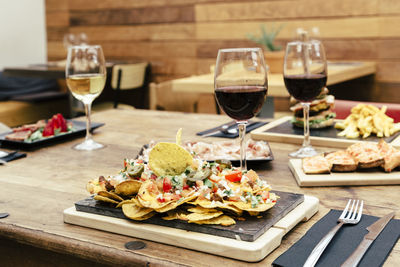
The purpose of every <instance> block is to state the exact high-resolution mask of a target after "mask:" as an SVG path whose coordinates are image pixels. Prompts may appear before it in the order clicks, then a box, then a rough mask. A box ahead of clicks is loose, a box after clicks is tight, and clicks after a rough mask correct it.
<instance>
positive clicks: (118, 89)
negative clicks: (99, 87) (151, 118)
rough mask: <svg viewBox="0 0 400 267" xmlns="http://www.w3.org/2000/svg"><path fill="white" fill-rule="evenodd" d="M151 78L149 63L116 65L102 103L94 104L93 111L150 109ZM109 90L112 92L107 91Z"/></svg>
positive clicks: (102, 97)
mask: <svg viewBox="0 0 400 267" xmlns="http://www.w3.org/2000/svg"><path fill="white" fill-rule="evenodd" d="M150 76H151V70H150V65H149V63H147V62H141V63H133V64H115V65H114V66H113V68H112V72H111V81H110V83H106V88H105V89H104V92H103V93H102V95H101V96H100V97H99V100H100V101H98V103H95V104H94V106H93V110H94V111H99V110H104V109H109V108H118V107H119V108H125V109H132V108H142V109H145V108H149V81H150ZM109 88H111V89H112V90H107V89H109ZM107 91H109V92H107Z"/></svg>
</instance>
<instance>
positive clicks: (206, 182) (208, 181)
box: [204, 178, 213, 188]
mask: <svg viewBox="0 0 400 267" xmlns="http://www.w3.org/2000/svg"><path fill="white" fill-rule="evenodd" d="M204 185H206V186H207V187H209V188H212V187H213V182H211V181H210V180H209V179H208V178H206V179H204Z"/></svg>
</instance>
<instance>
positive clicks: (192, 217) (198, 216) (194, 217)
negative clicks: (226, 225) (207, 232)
mask: <svg viewBox="0 0 400 267" xmlns="http://www.w3.org/2000/svg"><path fill="white" fill-rule="evenodd" d="M222 214H223V212H222V211H217V212H210V213H191V214H189V215H188V216H187V218H188V220H189V222H195V221H203V220H209V219H212V218H215V217H218V216H220V215H222Z"/></svg>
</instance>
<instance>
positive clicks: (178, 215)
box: [162, 210, 189, 221]
mask: <svg viewBox="0 0 400 267" xmlns="http://www.w3.org/2000/svg"><path fill="white" fill-rule="evenodd" d="M167 214H168V216H165V217H162V218H163V219H164V220H166V221H171V220H183V221H187V220H188V219H187V215H188V214H189V213H188V212H185V211H181V210H170V211H168V212H167Z"/></svg>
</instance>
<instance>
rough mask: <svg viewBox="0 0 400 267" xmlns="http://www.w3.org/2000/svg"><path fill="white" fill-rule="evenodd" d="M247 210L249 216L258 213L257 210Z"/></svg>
mask: <svg viewBox="0 0 400 267" xmlns="http://www.w3.org/2000/svg"><path fill="white" fill-rule="evenodd" d="M247 212H248V213H249V215H250V216H257V215H258V214H259V213H260V212H258V211H250V210H248V211H247Z"/></svg>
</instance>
